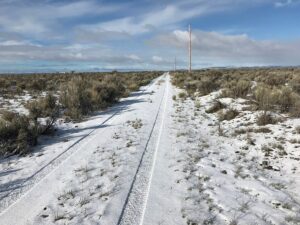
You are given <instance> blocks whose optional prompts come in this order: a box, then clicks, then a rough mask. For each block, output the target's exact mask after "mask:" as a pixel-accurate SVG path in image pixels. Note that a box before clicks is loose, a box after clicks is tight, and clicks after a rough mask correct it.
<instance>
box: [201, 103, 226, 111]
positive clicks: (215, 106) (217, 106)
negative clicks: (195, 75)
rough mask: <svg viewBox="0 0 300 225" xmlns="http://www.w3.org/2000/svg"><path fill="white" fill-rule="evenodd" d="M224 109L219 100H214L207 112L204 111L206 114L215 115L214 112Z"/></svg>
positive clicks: (224, 106)
mask: <svg viewBox="0 0 300 225" xmlns="http://www.w3.org/2000/svg"><path fill="white" fill-rule="evenodd" d="M225 108H226V105H225V104H223V103H222V102H220V101H219V100H215V101H214V102H213V105H212V106H211V107H210V108H208V109H207V110H205V112H206V113H215V112H218V111H219V110H221V109H225Z"/></svg>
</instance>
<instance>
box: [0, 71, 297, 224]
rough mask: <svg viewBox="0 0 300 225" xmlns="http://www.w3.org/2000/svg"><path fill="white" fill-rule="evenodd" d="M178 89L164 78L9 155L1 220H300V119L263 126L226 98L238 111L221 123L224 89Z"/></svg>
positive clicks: (3, 167) (0, 192)
mask: <svg viewBox="0 0 300 225" xmlns="http://www.w3.org/2000/svg"><path fill="white" fill-rule="evenodd" d="M179 92H180V90H178V89H176V88H174V87H172V85H171V84H170V76H169V75H165V76H161V77H160V78H158V79H157V80H155V81H154V82H153V83H151V84H150V85H148V86H146V87H143V88H142V91H140V92H136V93H133V94H132V95H131V96H130V97H129V98H125V99H122V100H121V102H120V103H119V104H117V105H115V106H113V107H111V108H110V109H108V110H106V111H104V112H102V113H98V114H96V115H94V116H93V117H91V118H89V119H87V120H86V121H83V122H81V123H77V124H73V123H66V124H64V123H63V124H58V125H57V126H58V127H59V129H58V132H57V133H56V135H55V136H54V137H42V139H41V140H40V143H41V144H40V145H39V146H38V147H37V148H36V149H35V150H34V152H33V153H32V154H30V155H28V156H26V157H21V158H20V157H16V156H15V157H10V158H8V159H5V160H2V161H0V171H1V172H0V199H1V202H0V211H1V212H0V224H5V225H15V224H18V225H19V224H21V225H22V224H104V225H113V224H118V225H119V224H128V225H135V224H138V225H141V224H144V225H156V224H160V225H170V224H172V225H173V224H174V225H177V224H178V225H180V224H182V225H183V224H187V225H198V224H199V225H200V224H231V225H235V224H247V225H248V224H276V225H277V224H278V225H279V224H280V225H281V224H300V205H299V203H300V194H299V191H298V189H299V186H300V179H299V168H298V167H299V161H300V152H299V150H298V149H299V147H300V137H299V134H298V132H299V131H297V126H299V125H300V120H299V119H290V118H287V116H286V115H281V116H280V118H281V122H280V123H278V124H273V125H267V126H263V127H262V126H258V125H256V123H255V120H256V116H257V114H259V112H251V111H247V110H248V109H247V107H248V105H247V104H248V102H247V101H246V100H244V99H236V100H235V99H231V98H223V99H219V100H220V101H221V102H223V103H225V104H227V105H228V108H232V109H237V110H238V111H239V115H238V116H237V117H236V118H235V119H233V120H230V121H222V122H219V121H218V118H217V116H218V113H214V114H208V113H206V112H205V110H206V109H207V108H209V107H210V106H211V105H212V103H213V101H214V99H215V98H216V97H217V96H218V95H219V93H220V92H214V93H211V94H209V95H207V96H203V97H197V98H196V99H195V100H191V99H189V98H188V99H177V100H175V101H174V100H172V96H173V95H176V94H178V93H179ZM225 110H228V109H225ZM277 116H279V115H277Z"/></svg>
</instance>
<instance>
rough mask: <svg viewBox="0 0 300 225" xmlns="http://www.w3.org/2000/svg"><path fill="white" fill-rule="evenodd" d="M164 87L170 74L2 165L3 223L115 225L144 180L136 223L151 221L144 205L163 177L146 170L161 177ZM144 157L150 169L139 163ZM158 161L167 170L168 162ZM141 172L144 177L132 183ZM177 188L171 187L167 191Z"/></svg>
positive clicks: (149, 203) (63, 127) (149, 204)
mask: <svg viewBox="0 0 300 225" xmlns="http://www.w3.org/2000/svg"><path fill="white" fill-rule="evenodd" d="M167 87H168V88H169V89H170V88H171V87H170V85H169V76H163V77H160V78H158V79H157V80H156V82H154V83H152V84H150V85H149V86H147V87H145V88H144V91H143V92H137V93H134V94H133V95H132V96H131V97H129V98H126V99H123V100H122V101H121V103H120V104H118V105H116V106H114V107H112V108H111V109H110V110H107V111H105V112H103V113H101V114H99V115H96V116H94V117H92V118H90V119H88V120H87V121H85V122H82V123H78V124H72V123H69V124H62V125H61V126H60V129H59V132H58V133H57V135H58V136H55V137H48V138H44V139H43V140H42V141H41V143H42V144H43V146H42V147H41V146H40V147H39V148H37V149H36V150H35V151H34V152H33V153H32V154H31V155H29V156H26V157H24V158H19V157H11V158H9V159H7V160H3V161H2V162H1V171H3V172H1V178H2V179H1V181H0V185H1V187H0V188H1V191H0V194H1V210H2V213H1V214H0V222H1V224H7V225H10V224H12V225H15V224H118V221H121V219H122V211H123V210H124V209H125V208H126V207H127V205H126V198H127V197H128V196H130V195H131V189H130V187H131V186H136V185H138V184H141V182H140V180H142V181H146V182H145V186H144V187H145V189H143V190H142V194H141V196H144V197H145V196H146V198H145V199H142V201H140V198H136V200H137V203H136V204H140V205H141V208H140V209H139V211H140V212H142V213H144V214H145V219H144V218H143V216H142V215H139V217H138V218H137V221H139V222H141V223H142V222H143V220H145V223H147V224H153V223H152V222H151V217H150V218H149V217H148V210H146V207H150V208H151V207H152V203H153V201H152V200H151V199H150V198H149V201H148V196H149V195H150V196H151V195H152V194H151V193H150V191H151V189H150V187H151V184H152V180H153V182H155V183H157V179H159V177H156V175H155V177H153V179H150V177H151V174H152V173H149V172H150V171H152V172H153V174H156V173H157V171H155V170H154V168H156V166H155V161H156V158H157V157H155V154H154V152H155V151H153V150H156V151H159V150H160V144H161V143H165V141H164V140H161V138H159V137H166V136H167V135H168V133H164V132H162V131H163V129H162V128H163V126H162V124H164V123H163V119H164V118H169V116H168V114H167V112H166V111H167V107H168V106H169V101H170V99H171V96H170V95H169V96H168V97H167V96H166V94H165V93H166V90H167ZM163 102H164V103H165V104H162V103H163ZM162 105H163V107H162ZM159 140H161V141H159ZM144 153H145V157H144V159H145V161H146V162H147V163H146V165H148V166H149V167H146V165H145V162H144V161H143V160H141V159H143V158H141V157H142V156H143V154H144ZM157 155H160V153H157ZM141 162H142V163H141ZM140 163H141V164H140ZM161 163H162V164H163V165H158V167H161V168H162V167H163V166H165V160H162V162H161ZM147 168H149V170H147ZM137 171H144V173H143V174H142V175H143V177H142V179H137V181H135V179H134V175H135V174H136V172H137ZM166 175H167V173H166V174H164V176H166ZM158 181H159V180H158ZM155 183H154V184H155ZM133 184H134V185H133ZM160 184H161V182H158V185H160ZM172 185H173V184H172V183H170V184H168V187H167V188H166V191H167V192H168V194H169V193H170V191H171V192H172ZM153 187H155V185H154V186H153ZM149 193H150V194H149ZM161 193H162V194H163V195H164V193H165V192H163V191H162V192H161ZM166 196H167V195H166ZM169 199H172V198H169ZM174 201H178V199H175V200H174ZM173 208H174V207H173ZM175 208H176V209H177V211H179V210H180V208H179V207H175ZM25 209H26V210H25ZM164 210H165V212H166V213H168V214H170V212H169V210H167V211H166V208H165V207H164ZM174 215H177V217H179V219H180V214H179V213H176V212H175V211H174V212H173V214H172V216H169V219H170V220H177V219H176V216H175V217H174ZM160 216H161V218H155V219H158V220H162V219H165V218H164V217H165V216H166V214H163V215H160ZM177 221H179V220H177ZM168 224H170V223H168ZM179 224H180V223H179Z"/></svg>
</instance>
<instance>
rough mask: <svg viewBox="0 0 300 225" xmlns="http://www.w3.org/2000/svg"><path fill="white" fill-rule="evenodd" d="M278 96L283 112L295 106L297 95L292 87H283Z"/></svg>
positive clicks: (278, 102)
mask: <svg viewBox="0 0 300 225" xmlns="http://www.w3.org/2000/svg"><path fill="white" fill-rule="evenodd" d="M276 97H277V104H278V105H279V107H280V111H281V112H289V111H290V109H291V108H292V107H293V106H294V103H295V98H296V96H295V95H294V93H293V91H292V90H291V89H290V88H288V87H283V88H282V89H281V91H280V94H279V95H278V96H276Z"/></svg>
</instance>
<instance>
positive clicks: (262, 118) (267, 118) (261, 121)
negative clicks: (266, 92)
mask: <svg viewBox="0 0 300 225" xmlns="http://www.w3.org/2000/svg"><path fill="white" fill-rule="evenodd" d="M277 122H278V120H277V119H276V118H275V117H274V116H272V115H271V113H268V112H266V111H264V112H262V113H260V114H259V115H258V116H257V118H256V123H257V125H259V126H264V125H267V124H275V123H277Z"/></svg>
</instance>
